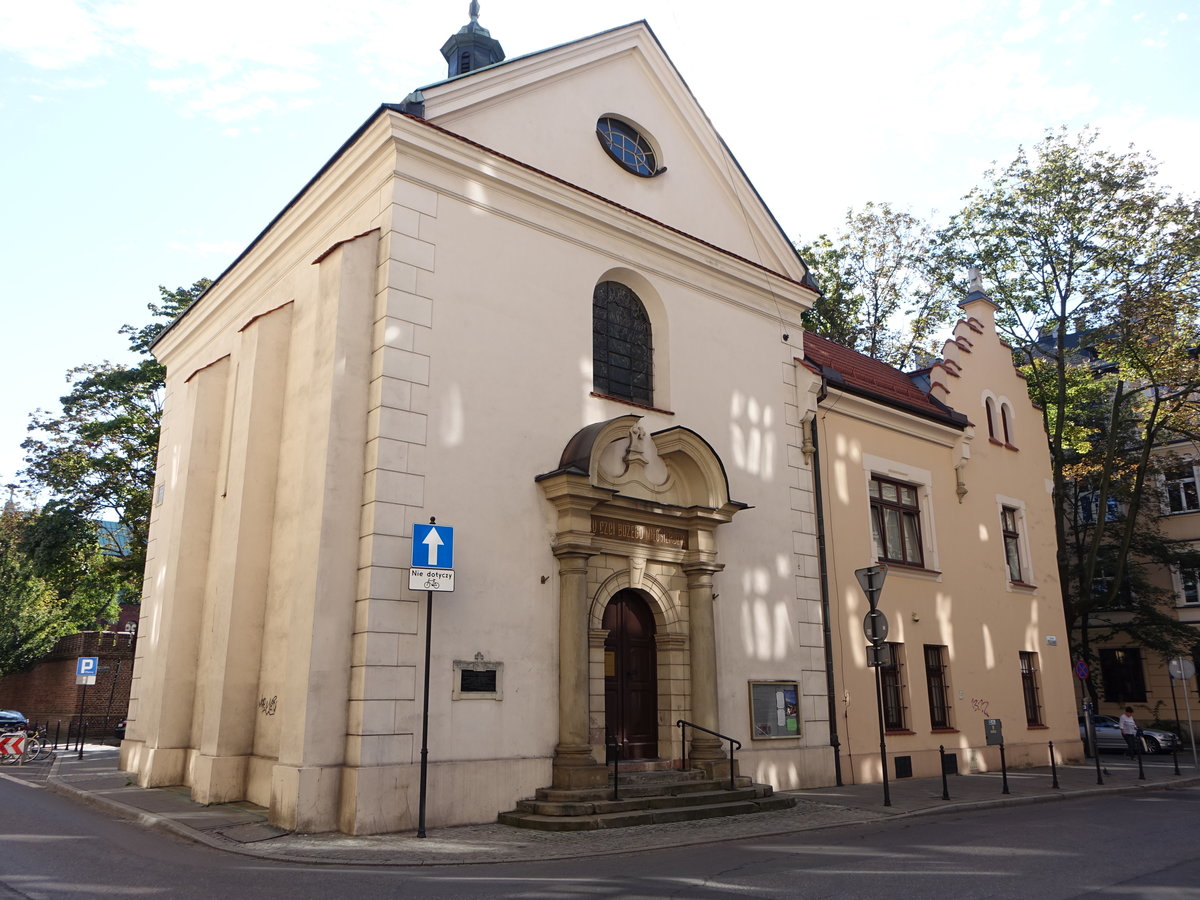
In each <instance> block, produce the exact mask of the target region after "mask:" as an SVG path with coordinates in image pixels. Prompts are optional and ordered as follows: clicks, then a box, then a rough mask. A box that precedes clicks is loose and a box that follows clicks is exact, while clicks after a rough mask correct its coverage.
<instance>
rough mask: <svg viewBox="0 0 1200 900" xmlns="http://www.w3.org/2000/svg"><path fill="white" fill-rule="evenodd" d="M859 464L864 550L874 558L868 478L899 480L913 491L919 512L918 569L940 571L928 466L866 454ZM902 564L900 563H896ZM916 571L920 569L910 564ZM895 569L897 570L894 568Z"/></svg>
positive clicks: (931, 480) (869, 480) (931, 476)
mask: <svg viewBox="0 0 1200 900" xmlns="http://www.w3.org/2000/svg"><path fill="white" fill-rule="evenodd" d="M862 465H863V496H864V499H865V500H866V506H865V507H863V513H864V516H863V521H864V523H865V525H866V529H865V536H866V540H867V553H868V554H869V555H870V557H871V559H874V558H875V546H874V544H873V542H872V540H871V479H872V478H873V477H875V476H879V477H881V478H888V479H891V480H894V481H903V482H906V483H908V484H910V485H912V486H913V487H914V488H916V490H917V508H918V509H919V511H920V516H919V521H920V525H921V555H922V557H923V564H922V568H923V569H924V570H925V571H930V572H940V571H941V570H942V567H941V558H940V556H939V555H938V548H937V531H936V529H935V527H934V517H933V489H932V486H933V474H932V473H931V472H930V471H929V470H928V469H922V468H920V467H919V466H910V465H907V464H905V463H901V462H897V461H896V460H894V459H885V458H884V457H882V456H875V455H873V454H870V453H864V454H863V455H862ZM900 565H901V566H902V564H900ZM914 569H915V570H916V571H920V569H917V568H916V567H914ZM898 571H899V569H898Z"/></svg>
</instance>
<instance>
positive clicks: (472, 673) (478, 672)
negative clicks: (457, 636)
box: [451, 653, 504, 700]
mask: <svg viewBox="0 0 1200 900" xmlns="http://www.w3.org/2000/svg"><path fill="white" fill-rule="evenodd" d="M503 698H504V663H502V662H493V661H491V660H486V659H484V658H483V654H482V653H476V654H475V658H474V659H471V660H466V659H456V660H455V661H454V689H453V693H452V695H451V699H453V700H502V699H503Z"/></svg>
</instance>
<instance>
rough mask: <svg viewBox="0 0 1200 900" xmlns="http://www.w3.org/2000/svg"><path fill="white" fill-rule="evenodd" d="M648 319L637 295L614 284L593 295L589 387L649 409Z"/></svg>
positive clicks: (602, 284)
mask: <svg viewBox="0 0 1200 900" xmlns="http://www.w3.org/2000/svg"><path fill="white" fill-rule="evenodd" d="M652 358H653V352H652V347H651V343H650V317H649V316H647V315H646V308H645V307H644V306H642V301H641V300H639V299H638V296H637V294H635V293H634V292H633V291H631V290H630V289H629V288H627V287H626V286H625V285H623V284H621V283H620V282H616V281H602V282H600V283H599V284H598V285H596V289H595V291H593V292H592V386H593V388H594V390H595V391H596V393H598V394H608V395H609V396H612V397H620V398H621V399H623V400H632V401H633V402H634V403H643V404H645V405H646V406H652V405H653V401H654V393H653V384H652V382H651V375H652V371H651V365H652Z"/></svg>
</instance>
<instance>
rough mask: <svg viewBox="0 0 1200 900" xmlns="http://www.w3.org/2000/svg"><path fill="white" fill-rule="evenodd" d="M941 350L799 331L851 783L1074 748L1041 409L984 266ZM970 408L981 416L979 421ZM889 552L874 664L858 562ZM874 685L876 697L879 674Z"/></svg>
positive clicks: (1035, 761) (1014, 761) (1028, 761)
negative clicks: (913, 358) (990, 293)
mask: <svg viewBox="0 0 1200 900" xmlns="http://www.w3.org/2000/svg"><path fill="white" fill-rule="evenodd" d="M962 308H963V312H964V316H965V318H963V319H962V320H961V321H960V322H959V323H958V325H957V326H956V327H955V329H954V333H953V337H952V339H951V340H950V341H948V342H947V343H946V345H945V349H944V356H943V359H942V360H940V361H938V362H937V363H936V364H935V365H933V367H932V368H930V369H928V370H926V371H923V372H921V373H918V374H917V375H915V376H910V375H906V374H905V373H902V372H900V371H898V370H896V369H892V368H891V367H889V366H886V365H884V364H882V363H879V362H876V361H875V360H872V359H869V358H867V357H864V356H862V355H861V354H857V353H854V352H853V351H850V350H847V349H846V348H844V347H840V346H838V345H836V344H833V343H831V342H829V341H826V340H823V339H821V338H817V337H814V336H811V335H806V336H805V355H804V360H805V362H806V364H807V365H808V366H809V367H810V368H811V369H812V371H814V372H815V373H817V374H818V375H819V376H820V378H821V387H820V393H819V399H818V400H817V403H816V407H815V411H814V420H815V423H816V428H815V439H814V442H813V446H812V449H811V451H810V452H811V453H812V455H813V456H814V457H815V458H816V460H817V465H818V467H819V469H820V490H819V493H820V497H821V498H822V510H823V513H824V515H823V522H822V532H823V535H824V540H823V542H822V546H823V556H824V564H825V571H826V580H827V590H828V596H829V606H830V612H829V628H830V633H831V636H832V643H833V646H834V647H835V648H836V651H837V652H836V653H835V662H834V674H833V679H832V680H833V684H834V690H833V692H832V704H831V716H832V721H833V731H834V732H835V734H836V739H837V742H838V744H839V745H840V751H839V768H840V770H841V774H842V777H843V778H844V780H845V781H846V782H848V783H861V782H869V781H877V780H880V779H881V776H882V771H881V767H880V739H881V735H880V718H881V717H882V723H883V726H884V730H885V734H884V736H883V737H884V740H885V741H886V748H887V755H888V760H889V769H888V776H889V778H898V777H907V776H910V775H911V776H916V777H920V776H929V775H934V774H938V773H940V772H941V759H940V756H939V747H944V748H945V752H946V753H947V754H949V756H950V757H951V758H950V759H949V760H948V761H947V766H948V768H949V767H953V770H956V771H959V772H977V771H990V770H994V769H998V768H999V766H1000V757H999V748H998V747H997V746H994V745H993V746H989V745H988V742H987V739H986V735H985V724H984V723H985V720H987V719H999V720H1000V722H1001V729H1002V735H1003V741H1004V745H1005V753H1006V757H1007V764H1008V765H1009V766H1022V765H1047V764H1048V763H1049V760H1050V750H1049V742H1051V741H1053V744H1054V752H1055V756H1056V759H1058V760H1059V761H1062V760H1063V759H1073V758H1077V757H1078V756H1079V755H1080V753H1081V746H1080V741H1079V734H1078V730H1077V725H1076V714H1075V707H1074V697H1073V693H1072V685H1071V675H1070V650H1069V646H1068V640H1067V637H1068V636H1067V634H1066V632H1065V626H1064V619H1063V611H1062V600H1061V594H1060V591H1059V583H1058V572H1057V569H1056V567H1055V551H1054V527H1053V519H1052V509H1051V503H1050V482H1049V461H1048V454H1047V451H1046V442H1045V436H1044V433H1043V431H1042V420H1041V415H1040V413H1039V412H1038V410H1036V409H1035V408H1034V407H1033V405H1032V403H1031V402H1030V400H1029V396H1028V393H1027V392H1026V389H1025V384H1024V381H1023V380H1022V379H1021V377H1020V375H1019V374H1018V373H1017V372H1016V370H1015V369H1014V367H1013V364H1012V354H1011V351H1010V350H1009V348H1008V347H1007V346H1005V345H1004V344H1003V343H1002V342H1001V341H1000V339H999V337H998V336H997V333H996V328H995V321H994V312H995V307H994V305H993V304H992V303H991V301H989V300H988V299H987V298H986V296H985V295H984V294H983V293H982V290H981V289H980V287H979V284H978V281H977V279H976V280H974V282H973V285H972V291H971V293H970V294H969V296H968V297H967V299H966V300H965V301H964V302H963V303H962ZM972 423H978V424H972ZM879 563H882V564H885V565H886V567H887V571H886V580H885V581H884V583H883V588H882V592H881V595H880V598H879V601H878V608H879V610H881V611H882V612H883V613H884V615H885V617H886V620H887V623H888V630H887V635H886V642H885V646H886V648H887V651H888V652H886V653H885V654H883V656H884V659H882V660H881V662H882V663H883V664H882V665H880V666H879V667H878V670H876V668H873V667H868V664H867V663H868V659H867V656H868V652H867V640H866V637H865V630H864V616H865V615H866V613H867V611H868V609H869V606H868V603H867V599H866V597H865V595H864V592H863V590H862V588H861V587H860V585H859V582H858V580H857V579H856V577H855V570H857V569H860V568H865V567H868V566H874V565H876V564H879ZM877 671H878V685H879V690H880V691H881V695H882V710H881V708H880V704H879V703H878V702H877V682H876V673H877Z"/></svg>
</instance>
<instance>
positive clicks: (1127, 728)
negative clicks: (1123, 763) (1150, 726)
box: [1117, 706, 1139, 759]
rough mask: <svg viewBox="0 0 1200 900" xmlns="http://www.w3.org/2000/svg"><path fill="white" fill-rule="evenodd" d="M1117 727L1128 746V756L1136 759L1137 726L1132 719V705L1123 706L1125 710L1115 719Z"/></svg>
mask: <svg viewBox="0 0 1200 900" xmlns="http://www.w3.org/2000/svg"><path fill="white" fill-rule="evenodd" d="M1117 727H1118V728H1120V729H1121V737H1123V738H1125V744H1126V746H1128V747H1129V758H1130V759H1136V758H1137V755H1138V749H1139V748H1138V745H1137V739H1138V730H1139V729H1138V727H1137V722H1135V721H1134V719H1133V707H1132V706H1127V707H1125V712H1123V713H1121V718H1119V719H1117Z"/></svg>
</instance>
